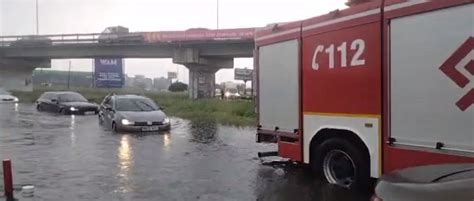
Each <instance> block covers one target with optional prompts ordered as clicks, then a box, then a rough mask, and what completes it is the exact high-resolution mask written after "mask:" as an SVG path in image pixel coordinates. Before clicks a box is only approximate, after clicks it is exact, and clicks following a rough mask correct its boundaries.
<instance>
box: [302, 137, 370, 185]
mask: <svg viewBox="0 0 474 201" xmlns="http://www.w3.org/2000/svg"><path fill="white" fill-rule="evenodd" d="M313 150H314V152H313V154H311V156H312V157H311V161H312V162H311V166H312V168H313V170H315V171H316V173H318V175H321V176H324V178H325V179H326V181H327V182H328V183H330V184H334V185H338V186H341V187H345V188H352V189H359V190H366V189H368V186H369V184H370V167H369V160H370V159H369V158H367V156H365V154H364V153H363V152H362V151H361V150H363V149H362V148H359V147H357V146H356V145H355V144H354V143H351V142H350V141H348V140H345V139H342V138H332V139H328V140H326V141H324V142H322V143H321V144H319V145H318V146H317V147H316V148H315V149H313ZM313 161H314V162H313Z"/></svg>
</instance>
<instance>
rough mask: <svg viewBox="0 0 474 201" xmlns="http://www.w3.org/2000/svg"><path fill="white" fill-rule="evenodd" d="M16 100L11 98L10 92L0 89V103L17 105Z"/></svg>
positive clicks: (13, 97)
mask: <svg viewBox="0 0 474 201" xmlns="http://www.w3.org/2000/svg"><path fill="white" fill-rule="evenodd" d="M18 101H19V100H18V98H17V97H15V96H12V95H11V94H10V92H8V91H7V90H5V89H2V88H0V103H18Z"/></svg>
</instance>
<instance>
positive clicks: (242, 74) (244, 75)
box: [234, 68, 253, 81]
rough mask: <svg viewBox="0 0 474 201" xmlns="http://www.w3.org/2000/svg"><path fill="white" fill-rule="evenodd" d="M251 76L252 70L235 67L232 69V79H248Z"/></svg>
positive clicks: (250, 78)
mask: <svg viewBox="0 0 474 201" xmlns="http://www.w3.org/2000/svg"><path fill="white" fill-rule="evenodd" d="M252 78H253V70H252V69H246V68H236V69H235V71H234V80H243V81H249V80H252Z"/></svg>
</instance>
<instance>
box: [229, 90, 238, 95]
mask: <svg viewBox="0 0 474 201" xmlns="http://www.w3.org/2000/svg"><path fill="white" fill-rule="evenodd" d="M229 92H230V93H234V94H235V93H237V89H229Z"/></svg>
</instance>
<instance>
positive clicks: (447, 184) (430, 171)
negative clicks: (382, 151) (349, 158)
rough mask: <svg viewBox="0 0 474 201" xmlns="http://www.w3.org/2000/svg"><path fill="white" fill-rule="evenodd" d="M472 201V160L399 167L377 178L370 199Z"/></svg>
mask: <svg viewBox="0 0 474 201" xmlns="http://www.w3.org/2000/svg"><path fill="white" fill-rule="evenodd" d="M424 200H426V201H473V200H474V163H464V164H442V165H429V166H420V167H412V168H407V169H402V170H398V171H395V172H392V173H390V174H388V175H385V176H383V177H382V178H380V181H379V182H378V184H377V187H376V188H375V195H374V196H373V197H372V201H424Z"/></svg>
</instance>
